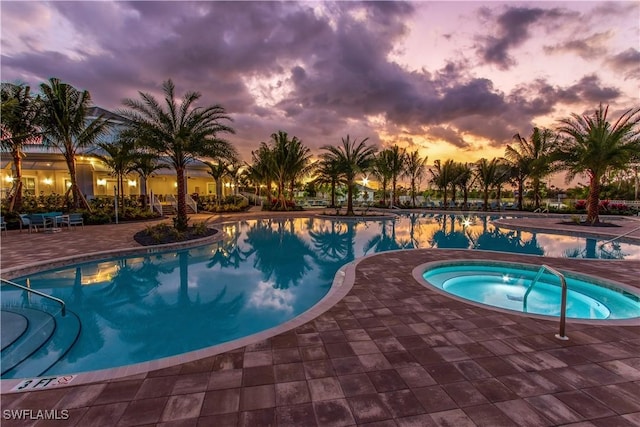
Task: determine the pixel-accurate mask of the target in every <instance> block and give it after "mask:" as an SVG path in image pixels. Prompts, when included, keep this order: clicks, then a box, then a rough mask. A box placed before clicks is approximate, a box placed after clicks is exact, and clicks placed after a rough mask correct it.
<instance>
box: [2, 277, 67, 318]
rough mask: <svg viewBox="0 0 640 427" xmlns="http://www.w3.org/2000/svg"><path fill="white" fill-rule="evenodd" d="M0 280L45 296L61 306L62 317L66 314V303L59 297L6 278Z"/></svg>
mask: <svg viewBox="0 0 640 427" xmlns="http://www.w3.org/2000/svg"><path fill="white" fill-rule="evenodd" d="M0 281H2V282H3V283H6V284H7V285H11V286H15V287H16V288H19V289H22V290H23V291H27V292H31V293H34V294H36V295H39V296H41V297H43V298H47V299H50V300H52V301H55V302H57V303H58V304H60V305H61V306H62V316H63V317H64V316H65V315H66V314H67V308H66V304H65V303H64V301H62V300H61V299H60V298H56V297H52V296H51V295H47V294H45V293H43V292H40V291H36V290H35V289H31V288H30V287H27V286H22V285H18V284H17V283H14V282H12V281H10V280H7V279H0ZM27 284H29V279H27Z"/></svg>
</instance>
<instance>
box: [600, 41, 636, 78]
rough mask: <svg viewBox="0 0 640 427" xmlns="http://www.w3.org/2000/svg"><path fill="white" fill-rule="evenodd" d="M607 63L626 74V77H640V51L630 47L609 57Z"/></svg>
mask: <svg viewBox="0 0 640 427" xmlns="http://www.w3.org/2000/svg"><path fill="white" fill-rule="evenodd" d="M606 63H607V65H609V66H610V67H611V68H612V69H614V70H615V71H617V72H619V73H621V74H623V75H624V78H625V80H626V79H636V80H638V79H640V51H638V49H634V48H632V47H630V48H629V49H627V50H625V51H623V52H620V53H618V54H617V55H612V56H610V57H609V58H607V62H606Z"/></svg>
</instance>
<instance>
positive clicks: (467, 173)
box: [455, 163, 476, 209]
mask: <svg viewBox="0 0 640 427" xmlns="http://www.w3.org/2000/svg"><path fill="white" fill-rule="evenodd" d="M455 169H456V172H455V177H456V178H455V181H456V184H458V186H460V188H461V189H462V198H463V206H464V208H465V209H466V208H468V203H467V200H468V199H469V189H470V188H471V187H472V186H473V183H474V182H475V179H476V178H475V175H474V174H473V169H472V167H471V164H469V163H456V164H455Z"/></svg>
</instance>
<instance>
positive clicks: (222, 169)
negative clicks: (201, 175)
mask: <svg viewBox="0 0 640 427" xmlns="http://www.w3.org/2000/svg"><path fill="white" fill-rule="evenodd" d="M204 163H205V164H206V165H207V166H209V170H208V171H207V173H208V174H209V175H211V177H212V178H213V179H214V181H215V182H216V204H217V205H218V206H220V203H221V201H222V178H224V177H225V176H227V175H229V163H227V161H226V160H225V159H218V160H217V161H216V162H209V161H205V162H204Z"/></svg>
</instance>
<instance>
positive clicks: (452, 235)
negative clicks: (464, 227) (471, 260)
mask: <svg viewBox="0 0 640 427" xmlns="http://www.w3.org/2000/svg"><path fill="white" fill-rule="evenodd" d="M457 219H458V221H457V222H458V223H461V222H462V219H463V218H462V217H459V218H457ZM447 220H449V223H450V224H451V226H450V229H449V230H447ZM440 223H441V225H442V227H441V229H440V230H438V231H436V232H434V233H433V236H431V239H430V243H431V246H435V247H437V248H440V249H445V248H447V249H467V248H469V246H470V240H469V238H468V237H467V235H466V234H465V233H464V231H456V216H455V215H442V216H441V217H440Z"/></svg>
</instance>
